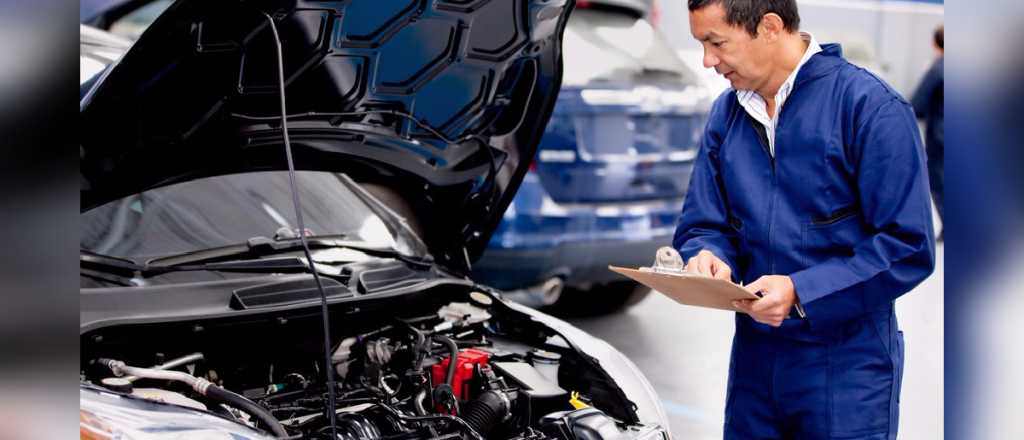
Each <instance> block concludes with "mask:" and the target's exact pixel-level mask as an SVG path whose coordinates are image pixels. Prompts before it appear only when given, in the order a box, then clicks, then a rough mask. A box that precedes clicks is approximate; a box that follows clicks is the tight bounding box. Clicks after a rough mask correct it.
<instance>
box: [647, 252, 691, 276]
mask: <svg viewBox="0 0 1024 440" xmlns="http://www.w3.org/2000/svg"><path fill="white" fill-rule="evenodd" d="M650 271H651V272H658V273H668V274H676V275H681V274H683V273H684V272H685V271H686V265H685V264H683V257H682V256H681V255H679V251H676V250H675V249H673V248H672V247H670V246H662V247H660V248H658V251H657V252H655V254H654V264H652V265H651V267H650Z"/></svg>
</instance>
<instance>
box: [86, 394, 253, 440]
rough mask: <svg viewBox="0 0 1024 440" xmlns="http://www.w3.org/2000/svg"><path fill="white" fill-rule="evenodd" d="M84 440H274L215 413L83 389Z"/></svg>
mask: <svg viewBox="0 0 1024 440" xmlns="http://www.w3.org/2000/svg"><path fill="white" fill-rule="evenodd" d="M78 426H79V433H80V435H79V437H80V438H81V439H82V440H112V439H125V440H170V439H175V440H177V439H184V438H189V439H203V440H218V439H224V440H271V439H273V437H271V436H269V435H267V434H263V433H261V432H259V431H257V430H255V429H253V428H250V427H248V426H245V425H242V424H240V423H236V422H233V421H230V420H227V419H224V418H221V417H218V416H216V415H214V414H212V413H207V412H203V411H197V410H195V409H192V408H187V407H183V406H177V405H168V404H164V403H158V402H154V401H149V400H146V399H142V398H133V397H129V396H124V395H120V394H115V393H108V392H105V391H102V390H98V389H94V388H88V387H81V388H80V391H79V422H78Z"/></svg>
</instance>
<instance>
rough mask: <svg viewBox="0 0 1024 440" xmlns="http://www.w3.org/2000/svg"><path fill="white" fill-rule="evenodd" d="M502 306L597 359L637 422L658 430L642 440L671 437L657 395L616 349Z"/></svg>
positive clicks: (536, 315)
mask: <svg viewBox="0 0 1024 440" xmlns="http://www.w3.org/2000/svg"><path fill="white" fill-rule="evenodd" d="M506 304H507V305H508V306H509V307H512V308H514V309H516V310H518V311H521V312H523V313H526V314H528V315H530V316H531V317H533V319H535V320H537V321H539V322H541V323H543V324H544V325H547V326H548V327H551V328H552V329H554V330H556V331H558V332H559V333H561V334H562V336H564V337H566V338H567V339H569V340H571V341H572V343H573V344H575V345H576V346H577V347H579V348H580V350H582V351H583V352H584V353H586V354H587V355H589V356H591V357H593V358H595V359H597V360H598V362H600V364H601V368H602V369H604V370H605V372H607V373H608V375H609V376H611V378H612V379H613V380H615V383H616V385H618V386H619V388H621V389H622V391H623V392H624V393H626V397H628V398H629V400H631V401H633V403H635V404H636V406H637V410H636V412H637V416H638V417H639V418H640V421H641V422H644V423H649V424H652V425H658V426H660V427H661V428H660V429H658V430H655V431H652V432H645V433H642V434H640V435H641V436H643V437H642V438H649V439H658V438H661V437H659V436H662V435H664V436H666V438H671V431H670V428H669V423H668V416H667V415H665V408H663V407H662V405H661V399H659V398H658V393H657V392H656V391H654V387H653V386H651V383H650V382H649V381H648V380H647V377H646V376H644V374H643V373H641V372H640V369H639V368H637V366H636V364H634V363H633V361H631V360H629V358H627V357H626V355H624V354H622V352H620V351H619V350H616V349H615V347H612V346H611V345H609V344H608V343H607V342H605V341H603V340H601V339H598V338H595V337H593V336H591V335H590V334H588V333H587V332H584V331H583V330H580V329H579V328H576V327H575V326H573V325H572V324H569V323H567V322H565V321H562V320H560V319H558V318H555V317H553V316H551V315H547V314H545V313H542V312H539V311H537V310H534V309H531V308H529V307H526V306H523V305H520V304H516V303H513V302H506ZM662 433H663V434H662ZM638 438H640V437H638Z"/></svg>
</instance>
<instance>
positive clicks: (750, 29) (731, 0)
mask: <svg viewBox="0 0 1024 440" xmlns="http://www.w3.org/2000/svg"><path fill="white" fill-rule="evenodd" d="M689 2H690V3H689V7H690V12H693V11H696V10H699V9H703V8H704V7H706V6H710V5H713V4H721V5H722V9H725V22H726V23H729V24H731V25H733V26H742V27H743V28H744V29H746V30H747V33H748V34H750V36H752V37H756V36H757V25H758V24H759V23H761V17H764V14H767V13H769V12H774V13H776V14H778V15H779V17H782V25H783V27H784V28H785V29H786V30H787V31H790V32H796V31H797V30H799V29H800V13H799V12H798V11H797V9H796V0H689Z"/></svg>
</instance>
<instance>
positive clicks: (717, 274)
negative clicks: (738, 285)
mask: <svg viewBox="0 0 1024 440" xmlns="http://www.w3.org/2000/svg"><path fill="white" fill-rule="evenodd" d="M686 270H687V271H690V272H694V273H697V274H698V275H704V276H708V277H713V278H715V279H720V280H726V281H732V269H731V268H730V267H729V265H728V264H725V262H724V261H722V260H721V259H720V258H718V257H717V256H715V254H713V253H711V251H708V250H702V251H700V252H698V253H697V255H694V256H693V257H691V258H690V259H689V260H688V261H687V262H686Z"/></svg>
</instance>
